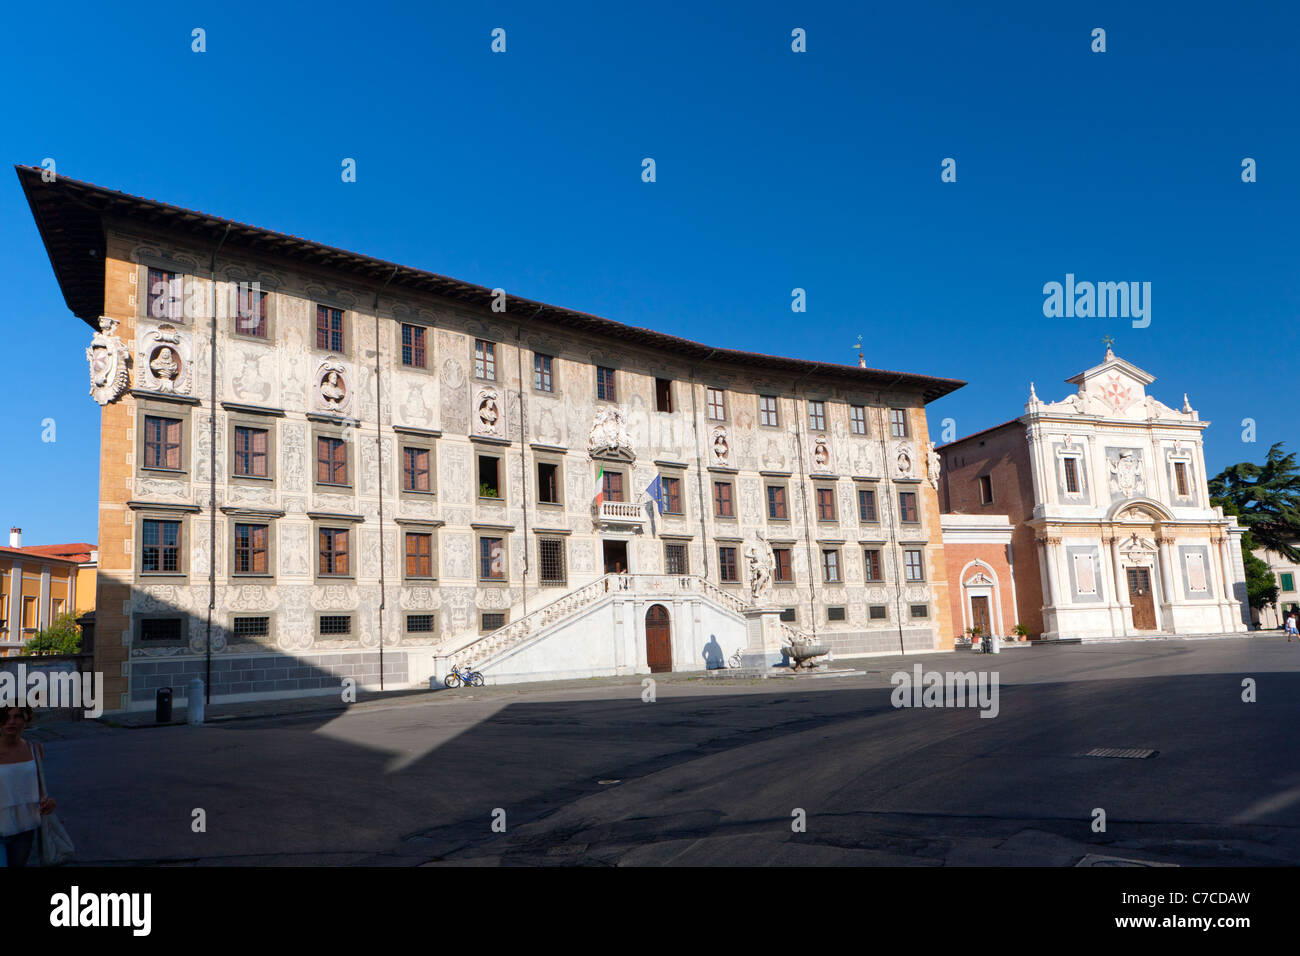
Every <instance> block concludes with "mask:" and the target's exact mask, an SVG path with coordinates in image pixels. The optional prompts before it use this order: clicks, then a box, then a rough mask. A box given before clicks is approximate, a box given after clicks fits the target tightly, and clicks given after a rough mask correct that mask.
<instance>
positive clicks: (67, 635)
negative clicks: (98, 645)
mask: <svg viewBox="0 0 1300 956" xmlns="http://www.w3.org/2000/svg"><path fill="white" fill-rule="evenodd" d="M80 653H81V628H80V627H79V626H78V625H77V618H76V616H75V615H73V614H60V615H59V616H58V617H56V618H55V619H54V620H53V621H51V622H50V625H49V627H47V628H46V629H45V630H43V631H39V632H37V634H36V636H35V637H33V638H32V639H31V640H30V641H28V642H27V643H26V644H25V645H24V646H23V654H27V655H35V656H38V657H40V656H44V655H47V654H80Z"/></svg>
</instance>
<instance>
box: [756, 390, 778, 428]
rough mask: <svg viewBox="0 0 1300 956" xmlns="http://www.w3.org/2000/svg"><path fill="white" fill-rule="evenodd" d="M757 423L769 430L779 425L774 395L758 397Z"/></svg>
mask: <svg viewBox="0 0 1300 956" xmlns="http://www.w3.org/2000/svg"><path fill="white" fill-rule="evenodd" d="M758 423H759V424H760V425H766V426H768V427H769V428H775V427H776V426H777V425H778V424H779V423H780V421H779V418H778V417H777V410H776V396H775V395H760V396H758Z"/></svg>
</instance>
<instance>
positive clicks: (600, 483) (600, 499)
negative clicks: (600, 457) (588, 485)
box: [596, 465, 605, 510]
mask: <svg viewBox="0 0 1300 956" xmlns="http://www.w3.org/2000/svg"><path fill="white" fill-rule="evenodd" d="M604 503H605V466H604V465H601V466H600V467H599V468H598V469H596V508H597V509H598V510H599V508H600V506H601V505H603V504H604Z"/></svg>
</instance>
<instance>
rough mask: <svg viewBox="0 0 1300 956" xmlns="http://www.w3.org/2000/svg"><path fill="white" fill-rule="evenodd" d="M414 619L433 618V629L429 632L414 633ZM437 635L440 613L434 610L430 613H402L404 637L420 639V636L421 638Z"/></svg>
mask: <svg viewBox="0 0 1300 956" xmlns="http://www.w3.org/2000/svg"><path fill="white" fill-rule="evenodd" d="M413 617H431V618H433V627H431V628H430V629H429V630H427V631H413V630H411V618H413ZM437 633H438V612H437V611H434V610H428V611H404V612H402V634H403V636H407V637H410V636H415V637H419V636H421V635H426V634H428V635H436V634H437Z"/></svg>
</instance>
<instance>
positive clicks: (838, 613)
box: [826, 607, 844, 624]
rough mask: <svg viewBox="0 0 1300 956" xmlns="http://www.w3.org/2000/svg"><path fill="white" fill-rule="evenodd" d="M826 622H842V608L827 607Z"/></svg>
mask: <svg viewBox="0 0 1300 956" xmlns="http://www.w3.org/2000/svg"><path fill="white" fill-rule="evenodd" d="M826 620H827V621H829V622H830V623H832V624H834V623H835V622H837V621H842V620H844V608H842V607H828V608H827V609H826Z"/></svg>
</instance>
